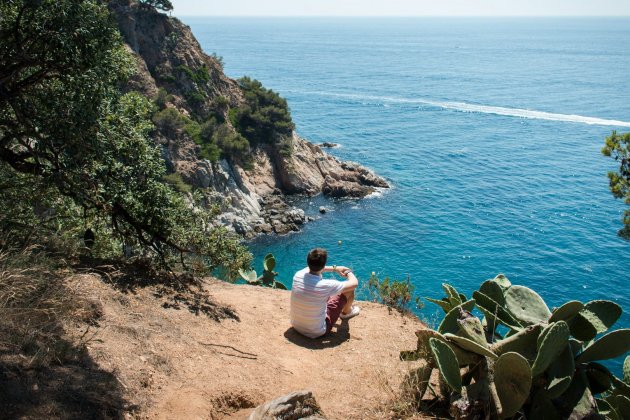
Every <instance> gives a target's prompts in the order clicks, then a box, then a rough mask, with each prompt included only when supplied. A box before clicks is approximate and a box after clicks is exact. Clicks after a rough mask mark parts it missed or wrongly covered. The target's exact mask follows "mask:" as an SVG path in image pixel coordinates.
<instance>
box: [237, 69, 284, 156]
mask: <svg viewBox="0 0 630 420" xmlns="http://www.w3.org/2000/svg"><path fill="white" fill-rule="evenodd" d="M238 82H239V86H240V87H241V89H242V90H243V93H244V96H245V101H246V104H245V105H243V106H242V107H239V108H232V109H231V110H230V112H229V117H230V121H231V122H232V125H233V126H234V127H235V128H236V129H237V131H238V132H239V133H240V134H242V135H243V136H244V137H245V138H246V139H247V140H248V141H249V143H250V144H251V145H257V144H265V143H266V144H276V143H279V142H281V141H282V140H286V139H287V138H291V136H292V132H293V130H294V128H295V125H294V124H293V121H292V120H291V114H290V112H289V106H288V104H287V101H286V99H284V98H281V97H280V96H279V95H278V94H277V93H275V92H274V91H273V90H270V89H265V88H264V87H263V85H262V83H260V82H259V81H258V80H252V79H250V78H248V77H243V78H242V79H239V81H238Z"/></svg>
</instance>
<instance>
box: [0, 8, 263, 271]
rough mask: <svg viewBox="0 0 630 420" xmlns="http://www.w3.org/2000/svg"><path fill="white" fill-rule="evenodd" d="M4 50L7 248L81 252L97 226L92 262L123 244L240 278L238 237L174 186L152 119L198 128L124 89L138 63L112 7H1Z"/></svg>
mask: <svg viewBox="0 0 630 420" xmlns="http://www.w3.org/2000/svg"><path fill="white" fill-rule="evenodd" d="M0 51H1V52H2V54H0V80H1V82H2V83H1V84H0V89H1V95H0V173H1V175H2V176H1V177H0V180H1V181H0V182H1V183H2V185H1V187H2V188H0V203H1V206H2V208H3V209H7V211H3V212H2V214H1V215H0V231H1V233H2V235H1V237H2V243H1V244H0V245H1V246H2V247H3V248H5V249H21V248H24V247H26V246H29V245H30V244H38V245H43V246H48V245H50V247H49V248H50V249H52V250H55V251H56V249H55V247H56V245H54V244H58V243H59V242H63V243H64V244H66V245H67V246H69V247H74V249H75V250H79V248H80V246H81V245H82V241H81V238H82V237H83V236H84V233H85V232H88V230H89V231H90V235H91V236H93V237H92V238H91V241H90V246H89V248H90V249H89V252H90V254H91V255H92V256H93V257H108V258H109V257H115V256H121V254H122V250H123V248H125V249H127V250H129V249H131V250H132V251H131V254H132V255H134V256H135V257H136V258H144V259H147V260H149V261H151V262H152V264H155V266H157V267H161V268H171V269H172V268H174V267H178V268H179V269H184V270H186V269H187V268H188V261H189V259H190V258H203V260H204V262H205V264H206V265H207V267H208V269H209V270H211V269H213V268H216V267H220V266H221V267H224V268H226V269H227V270H228V271H230V272H232V273H236V271H237V270H238V269H239V268H242V267H247V266H248V265H249V262H250V258H251V256H250V255H249V253H248V252H247V250H246V249H245V248H244V247H243V246H242V245H240V244H239V242H238V239H237V238H236V237H235V236H232V234H230V233H229V232H228V231H227V230H226V229H224V228H222V227H215V226H214V224H213V218H214V217H215V215H216V213H215V210H214V209H212V208H205V207H203V206H200V205H198V203H199V201H198V200H199V197H195V196H194V195H193V196H191V195H185V194H182V193H181V192H180V191H178V190H177V189H173V188H171V187H169V185H168V184H167V183H166V182H165V180H164V176H165V168H166V166H165V163H164V160H163V159H162V156H161V153H160V149H159V148H158V147H157V146H156V144H155V143H154V142H153V141H152V139H151V137H150V136H151V132H152V130H153V129H154V125H153V123H152V121H151V118H150V117H151V116H152V114H153V118H154V121H155V124H156V125H158V126H160V127H162V128H164V129H165V130H172V131H177V130H179V129H181V128H185V127H186V126H187V125H189V124H190V122H189V121H188V120H187V119H186V118H185V117H183V116H181V115H179V114H178V111H177V110H174V109H172V108H165V109H163V110H162V111H159V112H158V113H157V114H155V113H154V105H153V104H152V103H151V102H150V101H149V100H147V99H146V98H145V97H143V96H142V95H140V94H139V93H136V92H133V91H132V92H128V93H124V92H122V90H121V83H124V82H125V81H126V80H127V79H128V78H129V77H130V76H131V75H133V74H134V72H135V68H136V67H135V62H134V60H133V59H132V57H131V56H130V55H129V53H127V52H126V51H125V49H124V46H123V42H122V39H121V36H120V34H119V32H118V29H117V28H116V27H115V26H114V25H113V23H112V20H111V18H110V15H109V11H108V9H107V7H106V5H104V4H102V3H101V2H99V1H72V0H63V1H43V2H28V1H15V2H9V3H3V4H2V5H0ZM167 100H168V94H167V93H165V92H160V93H159V94H158V102H160V103H162V104H163V103H164V102H166V101H167ZM162 106H164V105H162ZM167 179H168V178H167ZM84 245H87V243H84Z"/></svg>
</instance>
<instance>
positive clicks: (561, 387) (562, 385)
mask: <svg viewBox="0 0 630 420" xmlns="http://www.w3.org/2000/svg"><path fill="white" fill-rule="evenodd" d="M574 373H575V362H574V361H573V352H572V351H571V346H570V345H569V344H567V346H566V347H565V349H564V350H563V351H562V353H560V355H559V356H558V358H557V359H556V360H554V361H553V362H552V363H551V364H550V365H549V368H548V369H547V381H548V385H547V395H548V396H549V398H557V397H559V396H560V395H562V394H563V393H564V391H566V390H567V388H569V385H571V379H572V378H573V374H574Z"/></svg>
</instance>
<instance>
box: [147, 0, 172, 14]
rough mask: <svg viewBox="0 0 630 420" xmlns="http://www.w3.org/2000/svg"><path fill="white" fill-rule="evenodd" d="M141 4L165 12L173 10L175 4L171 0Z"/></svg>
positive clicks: (155, 0)
mask: <svg viewBox="0 0 630 420" xmlns="http://www.w3.org/2000/svg"><path fill="white" fill-rule="evenodd" d="M140 3H141V4H146V5H148V6H152V7H155V8H156V9H159V10H164V11H165V12H169V11H171V10H173V3H171V1H170V0H140Z"/></svg>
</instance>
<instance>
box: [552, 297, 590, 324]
mask: <svg viewBox="0 0 630 420" xmlns="http://www.w3.org/2000/svg"><path fill="white" fill-rule="evenodd" d="M582 309H584V304H583V303H582V302H580V301H577V300H571V301H569V302H567V303H565V304H564V305H562V306H560V307H559V308H556V309H555V310H554V311H553V313H552V314H551V318H549V322H556V321H568V320H570V319H571V318H573V317H574V316H576V315H577V314H578V312H580V311H581V310H582Z"/></svg>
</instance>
